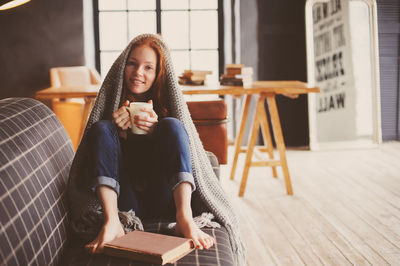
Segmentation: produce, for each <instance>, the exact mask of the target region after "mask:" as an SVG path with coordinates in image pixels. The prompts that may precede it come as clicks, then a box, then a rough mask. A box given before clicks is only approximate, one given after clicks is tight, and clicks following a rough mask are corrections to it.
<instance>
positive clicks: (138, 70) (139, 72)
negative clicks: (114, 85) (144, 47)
mask: <svg viewBox="0 0 400 266" xmlns="http://www.w3.org/2000/svg"><path fill="white" fill-rule="evenodd" d="M135 72H136V75H138V76H139V75H140V76H141V75H143V67H141V66H139V67H138V68H136V71H135Z"/></svg>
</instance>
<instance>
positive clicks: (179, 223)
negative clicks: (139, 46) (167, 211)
mask: <svg viewBox="0 0 400 266" xmlns="http://www.w3.org/2000/svg"><path fill="white" fill-rule="evenodd" d="M175 230H176V233H177V234H178V235H183V236H184V237H186V238H190V239H192V240H193V242H194V246H195V248H196V249H203V248H204V249H209V248H211V247H212V246H213V245H214V244H215V239H214V238H213V237H212V236H210V235H208V234H206V233H204V232H203V231H201V230H200V228H199V227H198V226H197V225H196V224H195V223H194V221H193V218H192V217H187V218H186V217H177V219H176V226H175Z"/></svg>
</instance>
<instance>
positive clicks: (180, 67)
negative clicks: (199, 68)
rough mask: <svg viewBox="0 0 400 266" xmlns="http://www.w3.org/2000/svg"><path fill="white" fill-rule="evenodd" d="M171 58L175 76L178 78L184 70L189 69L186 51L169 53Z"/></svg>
mask: <svg viewBox="0 0 400 266" xmlns="http://www.w3.org/2000/svg"><path fill="white" fill-rule="evenodd" d="M171 58H172V63H173V64H174V69H175V74H176V75H177V76H180V75H181V74H182V73H183V71H184V70H185V69H190V67H189V52H188V51H171Z"/></svg>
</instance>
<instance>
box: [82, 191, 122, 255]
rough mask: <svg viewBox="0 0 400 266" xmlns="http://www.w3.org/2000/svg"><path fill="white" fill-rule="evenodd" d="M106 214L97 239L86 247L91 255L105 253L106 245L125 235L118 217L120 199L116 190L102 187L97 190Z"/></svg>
mask: <svg viewBox="0 0 400 266" xmlns="http://www.w3.org/2000/svg"><path fill="white" fill-rule="evenodd" d="M96 191H97V197H98V198H99V200H100V203H101V206H102V207H103V212H104V224H103V228H102V229H101V231H100V233H99V234H98V235H97V237H96V239H95V240H93V241H92V242H91V243H89V244H87V245H86V246H85V248H86V250H87V251H88V252H90V253H101V252H103V248H104V244H106V243H107V242H110V241H112V240H114V239H115V238H117V237H120V236H123V235H124V234H125V232H124V229H123V228H122V225H121V222H120V221H119V217H118V197H117V192H115V190H114V189H112V188H110V187H108V186H105V185H100V186H98V187H97V189H96Z"/></svg>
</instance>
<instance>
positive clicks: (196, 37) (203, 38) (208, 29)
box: [190, 11, 218, 49]
mask: <svg viewBox="0 0 400 266" xmlns="http://www.w3.org/2000/svg"><path fill="white" fill-rule="evenodd" d="M190 19H191V21H190V37H191V39H190V44H191V48H193V49H205V48H207V49H216V48H218V13H217V11H192V12H191V15H190Z"/></svg>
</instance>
